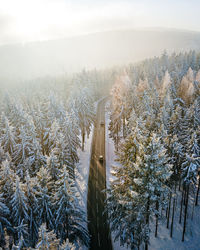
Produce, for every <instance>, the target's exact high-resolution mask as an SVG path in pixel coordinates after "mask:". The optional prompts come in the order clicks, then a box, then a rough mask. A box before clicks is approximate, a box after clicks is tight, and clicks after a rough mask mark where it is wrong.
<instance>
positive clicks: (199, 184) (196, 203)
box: [195, 177, 200, 206]
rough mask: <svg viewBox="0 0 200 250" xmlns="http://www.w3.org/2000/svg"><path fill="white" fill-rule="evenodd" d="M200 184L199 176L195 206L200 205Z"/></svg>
mask: <svg viewBox="0 0 200 250" xmlns="http://www.w3.org/2000/svg"><path fill="white" fill-rule="evenodd" d="M199 186H200V177H199V183H198V188H197V193H196V199H195V206H197V205H198V197H199Z"/></svg>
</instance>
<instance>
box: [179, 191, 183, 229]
mask: <svg viewBox="0 0 200 250" xmlns="http://www.w3.org/2000/svg"><path fill="white" fill-rule="evenodd" d="M183 196H184V187H183V190H182V196H181V209H180V216H179V223H180V224H181V219H182V211H183Z"/></svg>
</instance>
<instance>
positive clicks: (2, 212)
mask: <svg viewBox="0 0 200 250" xmlns="http://www.w3.org/2000/svg"><path fill="white" fill-rule="evenodd" d="M9 215H10V210H9V209H8V207H7V206H6V204H5V198H4V197H3V195H2V194H0V246H5V245H6V241H5V229H9V228H11V224H10V222H9Z"/></svg>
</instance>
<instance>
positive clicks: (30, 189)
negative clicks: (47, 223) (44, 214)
mask: <svg viewBox="0 0 200 250" xmlns="http://www.w3.org/2000/svg"><path fill="white" fill-rule="evenodd" d="M25 181H26V182H25V185H24V190H25V195H26V197H27V209H28V211H27V213H28V215H29V217H28V221H27V229H28V242H29V246H30V247H35V245H36V242H37V240H38V231H39V220H38V217H39V206H38V200H37V198H36V187H37V182H36V178H30V176H29V173H28V171H27V172H26V178H25Z"/></svg>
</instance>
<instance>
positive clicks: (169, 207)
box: [167, 192, 172, 228]
mask: <svg viewBox="0 0 200 250" xmlns="http://www.w3.org/2000/svg"><path fill="white" fill-rule="evenodd" d="M171 199H172V193H171V192H170V194H169V206H168V214H167V228H169V218H170V210H171Z"/></svg>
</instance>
